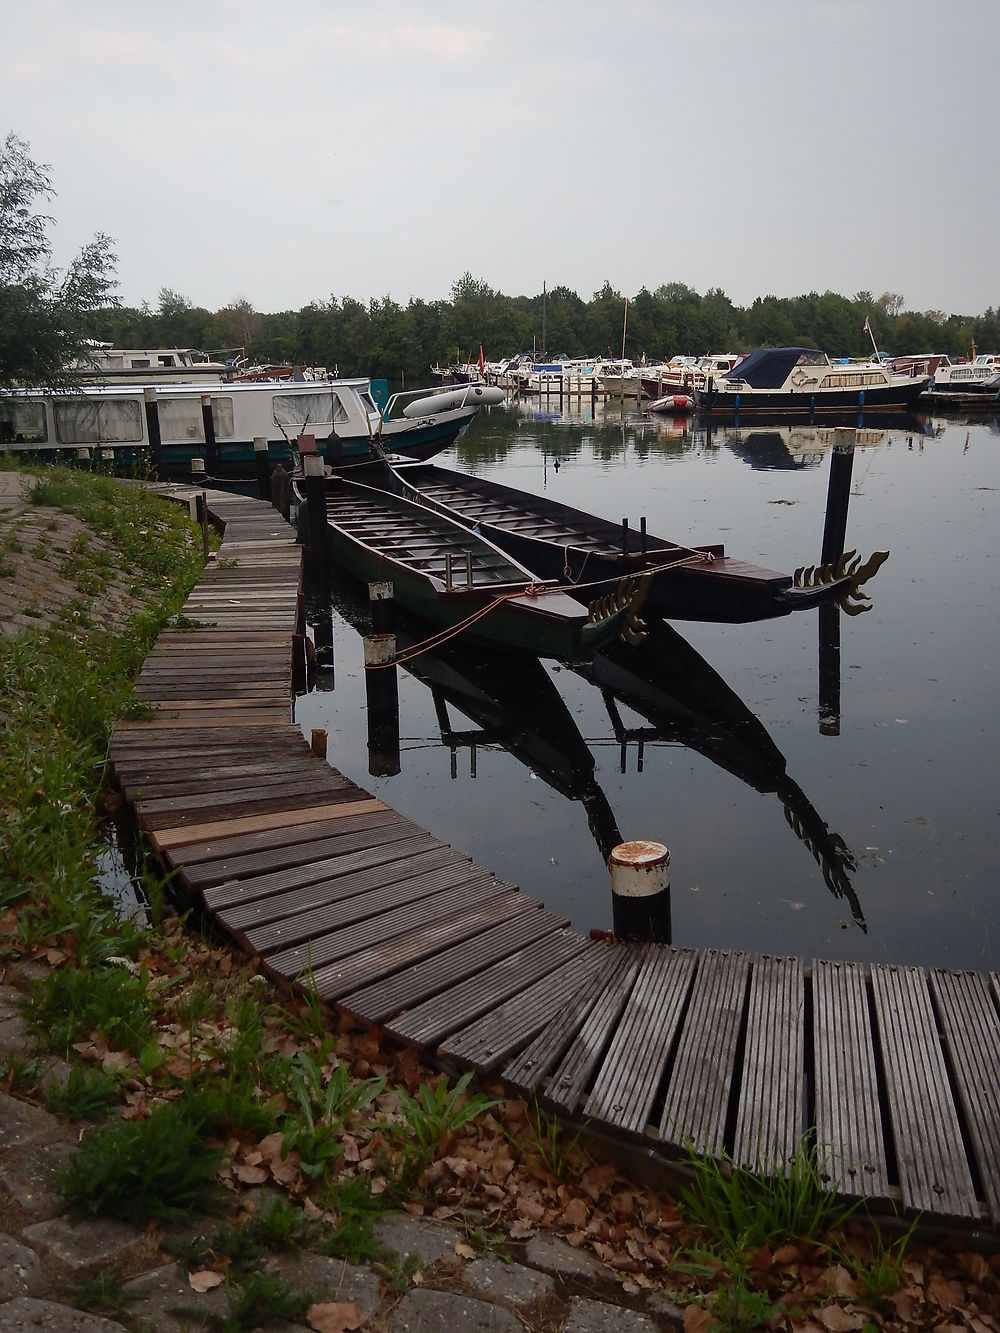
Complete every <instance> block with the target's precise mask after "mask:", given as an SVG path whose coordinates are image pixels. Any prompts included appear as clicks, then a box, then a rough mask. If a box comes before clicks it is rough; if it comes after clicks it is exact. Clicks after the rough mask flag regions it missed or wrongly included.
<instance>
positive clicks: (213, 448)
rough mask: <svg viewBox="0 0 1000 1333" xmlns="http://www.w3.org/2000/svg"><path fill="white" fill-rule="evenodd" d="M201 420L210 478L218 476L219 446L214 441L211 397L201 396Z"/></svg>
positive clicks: (205, 394) (204, 394)
mask: <svg viewBox="0 0 1000 1333" xmlns="http://www.w3.org/2000/svg"><path fill="white" fill-rule="evenodd" d="M201 420H202V424H203V426H204V428H205V461H206V463H207V464H208V474H209V476H211V477H217V476H218V475H219V446H218V444H217V443H216V441H215V417H214V416H213V415H212V395H211V394H210V393H203V394H202V395H201Z"/></svg>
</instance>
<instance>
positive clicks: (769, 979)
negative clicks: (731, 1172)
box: [733, 956, 805, 1172]
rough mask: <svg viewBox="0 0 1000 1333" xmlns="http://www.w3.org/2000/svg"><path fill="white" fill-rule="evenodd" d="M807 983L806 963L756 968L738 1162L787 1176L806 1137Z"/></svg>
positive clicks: (766, 963) (787, 961)
mask: <svg viewBox="0 0 1000 1333" xmlns="http://www.w3.org/2000/svg"><path fill="white" fill-rule="evenodd" d="M804 1017H805V979H804V977H803V971H802V960H801V959H800V958H773V957H769V956H756V957H754V958H753V960H752V963H751V975H750V997H749V1001H748V1004H747V1025H746V1041H745V1047H744V1053H743V1072H742V1078H741V1081H740V1092H739V1107H738V1110H737V1115H736V1137H735V1144H734V1147H733V1158H734V1160H735V1161H736V1162H738V1163H739V1165H740V1166H743V1167H746V1168H748V1169H750V1170H763V1169H766V1170H767V1171H768V1172H772V1171H774V1172H781V1171H784V1170H785V1169H787V1167H788V1166H789V1165H790V1164H791V1163H792V1162H794V1161H795V1159H796V1157H797V1156H798V1153H799V1149H800V1147H801V1144H802V1139H803V1135H804V1133H805V1094H804V1086H803V1085H804V1079H805V1059H804V1044H805V1029H804Z"/></svg>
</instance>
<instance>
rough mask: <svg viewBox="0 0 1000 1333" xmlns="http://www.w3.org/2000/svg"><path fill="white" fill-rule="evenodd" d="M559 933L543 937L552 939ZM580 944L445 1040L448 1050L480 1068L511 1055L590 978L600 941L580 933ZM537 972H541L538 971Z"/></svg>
mask: <svg viewBox="0 0 1000 1333" xmlns="http://www.w3.org/2000/svg"><path fill="white" fill-rule="evenodd" d="M554 938H555V937H554V936H548V937H547V938H546V940H544V941H542V943H543V944H547V943H549V942H550V941H552V940H553V939H554ZM574 942H575V943H576V944H577V945H578V946H582V947H578V948H576V950H575V951H573V952H572V953H571V955H570V956H569V957H568V958H567V959H566V961H565V962H564V963H563V964H562V965H561V966H559V967H556V968H555V969H554V970H553V971H551V972H548V973H547V974H545V975H542V976H541V977H538V979H537V980H535V981H530V980H528V979H527V977H526V984H525V985H524V986H523V987H522V988H521V989H520V990H518V991H517V992H516V993H515V994H513V995H512V996H511V997H510V998H509V999H508V1000H506V1001H502V1002H501V1003H500V1004H498V1005H497V1007H496V1008H495V1009H491V1011H490V1012H489V1013H487V1014H486V1015H485V1016H484V1017H482V1018H480V1019H478V1020H477V1021H475V1022H474V1023H472V1024H470V1025H469V1026H468V1027H466V1028H463V1029H461V1030H460V1031H458V1032H456V1033H454V1035H452V1036H450V1037H448V1038H446V1039H445V1040H444V1041H442V1042H441V1043H440V1046H439V1049H440V1052H441V1054H442V1055H444V1056H446V1057H447V1058H448V1059H452V1060H460V1061H462V1063H463V1064H469V1065H471V1066H472V1068H473V1069H475V1070H476V1072H477V1073H479V1074H486V1073H489V1072H490V1071H491V1070H494V1069H496V1068H497V1066H498V1065H500V1064H502V1063H503V1061H504V1060H507V1059H509V1058H510V1056H512V1055H513V1054H514V1052H515V1051H517V1050H518V1049H519V1048H520V1047H521V1046H523V1045H524V1043H525V1042H527V1041H530V1040H531V1038H532V1037H533V1036H534V1035H535V1033H537V1032H538V1030H539V1029H540V1028H542V1027H544V1025H545V1024H546V1023H547V1022H549V1020H550V1019H551V1018H552V1016H553V1015H554V1014H557V1013H558V1012H559V1010H560V1009H562V1008H563V1007H565V1006H566V1005H567V1004H572V1002H573V997H574V996H575V995H576V993H577V992H578V991H579V990H580V989H581V987H585V986H587V985H588V984H589V982H590V979H591V977H592V976H593V974H594V972H595V970H596V969H597V968H598V967H599V966H600V962H601V960H600V958H599V956H598V953H597V949H596V947H595V946H594V945H593V943H592V942H591V941H589V940H585V939H583V938H582V937H581V936H579V935H578V936H576V937H575V941H574ZM536 976H537V973H536Z"/></svg>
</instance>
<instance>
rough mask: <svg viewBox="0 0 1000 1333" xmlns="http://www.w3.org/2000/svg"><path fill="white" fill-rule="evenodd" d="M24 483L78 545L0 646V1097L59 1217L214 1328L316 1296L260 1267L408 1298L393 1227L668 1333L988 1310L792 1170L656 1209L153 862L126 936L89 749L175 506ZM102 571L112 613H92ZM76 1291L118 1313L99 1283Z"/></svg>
mask: <svg viewBox="0 0 1000 1333" xmlns="http://www.w3.org/2000/svg"><path fill="white" fill-rule="evenodd" d="M31 485H32V489H31V492H30V497H29V506H28V507H29V511H32V510H33V511H34V512H35V513H36V514H44V515H45V523H44V524H43V525H42V526H43V527H44V528H45V530H46V531H48V532H50V533H51V541H52V543H54V544H56V545H58V543H59V541H60V536H59V534H60V530H61V529H60V516H63V515H65V516H67V517H68V516H69V515H72V516H73V518H74V520H76V521H77V522H82V524H83V528H84V529H85V531H84V532H83V533H78V534H77V537H79V540H77V538H74V540H73V541H72V542H70V543H68V544H67V548H66V550H65V551H64V552H62V553H61V555H60V561H61V563H60V565H59V568H60V571H61V577H62V578H64V579H65V580H66V581H68V582H69V583H70V584H71V585H72V588H73V589H74V595H73V596H71V597H69V598H68V599H65V600H64V601H63V603H62V606H63V613H62V614H61V615H60V616H59V617H57V618H56V620H55V621H54V622H53V623H51V624H46V625H40V626H39V628H38V629H37V630H34V629H29V630H25V631H23V632H21V633H19V634H17V635H16V636H7V637H4V636H0V968H2V969H3V975H4V980H5V981H6V983H7V984H8V985H13V986H15V987H16V988H17V989H18V990H19V991H20V992H21V993H22V995H23V998H24V1015H25V1019H26V1022H27V1025H28V1028H29V1031H30V1033H31V1036H32V1043H31V1046H30V1049H26V1050H25V1051H24V1052H23V1053H20V1054H17V1055H13V1056H8V1057H7V1058H6V1060H5V1061H4V1062H3V1064H2V1066H0V1088H2V1089H3V1090H4V1091H6V1092H8V1093H12V1094H14V1095H16V1096H18V1097H21V1098H24V1099H27V1100H31V1101H34V1102H37V1103H39V1104H44V1105H46V1106H48V1107H49V1108H50V1109H51V1110H54V1111H56V1112H58V1113H59V1114H61V1115H64V1116H67V1117H69V1118H70V1119H72V1120H73V1121H74V1122H77V1123H79V1124H80V1125H81V1126H85V1127H88V1128H87V1132H86V1133H85V1134H84V1135H83V1136H82V1139H81V1143H80V1146H79V1148H78V1149H77V1151H76V1152H75V1153H74V1155H73V1156H72V1158H71V1159H70V1161H69V1163H68V1165H67V1166H66V1168H65V1169H64V1170H63V1172H62V1174H61V1185H62V1189H63V1193H64V1197H65V1200H66V1203H67V1206H68V1207H69V1208H71V1209H72V1210H73V1211H74V1212H75V1213H76V1214H79V1215H81V1216H84V1217H86V1216H95V1215H98V1216H110V1217H117V1218H121V1219H124V1220H127V1221H129V1222H131V1223H134V1224H135V1225H137V1226H148V1225H153V1226H155V1227H161V1226H164V1225H166V1224H176V1223H178V1222H186V1223H187V1224H188V1233H187V1238H186V1239H185V1241H184V1242H183V1244H179V1243H177V1244H175V1252H176V1253H177V1254H178V1257H179V1258H180V1260H181V1262H182V1264H183V1265H184V1266H185V1267H187V1268H188V1269H189V1270H190V1271H191V1272H192V1273H198V1274H201V1275H205V1274H207V1275H209V1277H210V1278H211V1280H212V1281H218V1282H219V1283H220V1284H223V1285H224V1286H225V1288H226V1294H227V1296H228V1297H229V1301H228V1309H229V1317H228V1323H227V1327H228V1328H230V1329H233V1330H236V1329H242V1328H247V1327H250V1326H253V1325H256V1324H260V1323H264V1322H266V1321H267V1320H269V1319H282V1320H289V1319H300V1318H301V1317H302V1316H303V1313H304V1311H305V1309H306V1308H307V1306H308V1304H309V1303H310V1302H311V1299H312V1294H311V1293H308V1292H298V1291H292V1290H290V1289H288V1288H287V1286H286V1285H285V1284H283V1283H282V1281H281V1280H280V1279H279V1278H278V1277H276V1276H275V1275H274V1274H273V1273H272V1272H271V1271H270V1270H269V1269H268V1267H267V1264H266V1262H265V1260H266V1256H267V1255H268V1254H270V1253H273V1252H274V1251H275V1250H276V1249H281V1248H295V1247H298V1246H303V1247H308V1248H310V1249H315V1250H319V1251H322V1252H325V1253H328V1254H334V1255H338V1256H341V1257H343V1258H344V1259H346V1260H350V1261H355V1262H359V1261H366V1262H368V1263H370V1264H372V1265H373V1266H375V1267H376V1268H377V1269H378V1271H379V1272H380V1273H381V1275H382V1277H383V1278H384V1280H385V1282H386V1283H387V1284H389V1285H390V1286H396V1287H402V1286H405V1284H406V1283H407V1282H408V1281H409V1279H410V1276H411V1274H410V1273H409V1272H408V1271H406V1270H404V1269H401V1268H400V1267H399V1266H398V1265H397V1264H395V1263H394V1262H393V1261H392V1260H391V1259H390V1257H389V1256H387V1255H386V1254H384V1253H382V1252H381V1250H380V1248H379V1246H378V1245H377V1244H376V1242H375V1241H374V1239H373V1231H372V1223H373V1219H374V1218H375V1217H376V1216H377V1215H378V1213H379V1212H381V1211H384V1210H385V1209H388V1208H401V1207H405V1208H406V1209H407V1210H408V1211H409V1212H411V1213H413V1214H416V1215H434V1216H438V1217H448V1218H453V1219H456V1220H459V1221H460V1222H461V1224H462V1226H463V1227H464V1235H465V1238H466V1240H465V1248H464V1252H463V1253H464V1256H465V1257H469V1256H471V1255H474V1254H487V1255H491V1256H501V1257H506V1258H509V1257H511V1256H512V1255H513V1254H514V1253H516V1247H517V1243H518V1242H519V1241H520V1240H523V1239H524V1238H525V1237H526V1236H529V1235H531V1234H532V1233H533V1232H535V1231H537V1230H541V1229H547V1230H552V1231H555V1232H557V1233H559V1234H561V1235H562V1236H564V1237H565V1238H566V1239H567V1241H568V1242H569V1244H571V1245H573V1246H576V1247H578V1248H580V1249H586V1250H588V1251H589V1252H591V1253H593V1254H594V1255H596V1256H597V1257H598V1258H599V1259H601V1260H602V1261H603V1262H604V1263H605V1264H607V1265H608V1266H609V1268H610V1269H611V1270H612V1271H613V1272H614V1273H615V1274H616V1275H617V1280H618V1283H619V1290H620V1294H621V1296H622V1299H624V1300H629V1299H631V1300H635V1301H636V1302H638V1301H640V1300H641V1299H642V1298H643V1296H644V1294H645V1293H647V1292H649V1291H653V1290H655V1291H659V1292H663V1293H666V1294H669V1295H670V1296H671V1298H672V1299H674V1300H675V1301H677V1302H679V1303H682V1304H684V1305H685V1306H687V1307H688V1309H689V1314H688V1316H687V1317H686V1321H685V1327H686V1328H687V1327H690V1328H691V1329H709V1328H713V1327H714V1328H724V1329H741V1328H746V1329H750V1328H758V1327H771V1328H801V1329H813V1328H857V1329H863V1328H869V1329H872V1328H906V1327H911V1326H912V1327H931V1326H938V1325H936V1324H934V1323H933V1322H926V1321H927V1320H932V1316H933V1318H935V1319H936V1318H937V1314H935V1313H934V1312H935V1311H937V1312H940V1311H941V1310H942V1309H943V1308H944V1307H943V1306H942V1305H941V1304H940V1300H939V1299H938V1296H936V1295H935V1288H934V1284H933V1282H932V1277H934V1276H935V1275H937V1276H941V1277H942V1281H944V1278H943V1276H942V1275H944V1274H947V1280H948V1282H951V1283H955V1282H961V1283H962V1291H963V1293H964V1294H965V1296H966V1297H968V1293H969V1292H970V1291H972V1290H973V1287H974V1284H975V1283H978V1284H979V1286H978V1287H976V1288H975V1290H976V1292H977V1293H978V1290H979V1288H981V1289H982V1291H983V1292H985V1293H986V1295H985V1296H983V1297H982V1298H980V1296H979V1295H978V1294H976V1295H975V1296H974V1298H973V1297H968V1299H967V1300H966V1304H967V1306H968V1308H975V1309H977V1310H979V1309H988V1304H987V1305H984V1304H983V1301H985V1300H986V1299H987V1297H989V1298H990V1299H995V1297H996V1290H997V1284H996V1271H995V1266H994V1267H991V1265H990V1264H989V1263H987V1261H986V1260H985V1259H983V1258H982V1256H980V1255H971V1254H967V1253H966V1252H965V1251H964V1250H959V1249H956V1248H955V1247H953V1250H952V1252H950V1253H949V1254H947V1255H946V1254H945V1253H944V1252H942V1251H931V1250H928V1249H926V1248H925V1249H922V1250H921V1251H920V1253H919V1257H917V1254H916V1246H915V1243H914V1242H913V1241H912V1239H911V1238H910V1236H908V1235H905V1234H904V1235H902V1236H898V1237H895V1238H893V1239H886V1238H883V1236H882V1235H880V1233H879V1232H878V1231H877V1229H874V1228H873V1227H871V1226H870V1225H869V1224H868V1223H867V1222H866V1221H863V1220H862V1219H861V1215H860V1213H859V1212H858V1211H856V1210H854V1211H852V1210H851V1209H850V1208H848V1207H846V1206H842V1205H841V1204H840V1202H839V1201H837V1200H835V1199H834V1200H831V1199H830V1196H829V1195H827V1194H826V1193H825V1191H824V1190H823V1188H822V1180H821V1173H822V1166H823V1164H822V1162H819V1161H817V1160H816V1159H815V1158H804V1159H803V1160H802V1161H801V1162H800V1163H798V1164H797V1166H796V1169H795V1170H794V1171H792V1172H791V1173H790V1174H789V1175H788V1176H786V1177H785V1178H784V1179H783V1180H779V1182H778V1184H777V1185H775V1184H774V1183H773V1182H769V1181H767V1180H765V1179H763V1178H762V1177H760V1176H757V1175H753V1174H748V1173H745V1172H739V1171H734V1170H733V1171H731V1170H729V1169H727V1168H726V1167H725V1164H723V1166H722V1167H719V1166H713V1165H711V1164H705V1163H698V1162H696V1161H694V1160H692V1163H691V1175H692V1180H693V1184H692V1186H691V1188H690V1189H689V1190H688V1191H687V1192H686V1193H685V1195H684V1196H683V1197H682V1198H680V1199H672V1198H669V1197H667V1196H665V1195H663V1194H658V1193H656V1192H654V1191H652V1190H650V1189H647V1188H644V1187H643V1186H642V1185H640V1184H638V1183H637V1182H635V1181H630V1180H628V1179H626V1178H625V1177H623V1176H622V1175H621V1174H620V1172H619V1171H618V1170H616V1169H615V1167H613V1166H612V1165H610V1164H608V1163H606V1162H602V1161H596V1160H594V1159H592V1158H590V1157H589V1156H588V1155H587V1153H586V1152H585V1151H584V1148H583V1146H582V1142H581V1141H580V1140H579V1139H578V1138H577V1137H576V1136H574V1135H573V1134H572V1133H569V1132H567V1131H566V1130H565V1129H563V1128H561V1127H560V1125H559V1123H558V1122H556V1121H554V1120H550V1119H547V1118H546V1117H545V1116H544V1115H542V1114H541V1113H540V1112H539V1109H538V1108H537V1107H536V1106H526V1105H524V1104H523V1103H521V1102H519V1101H516V1100H512V1099H510V1098H508V1097H506V1096H505V1095H504V1094H503V1092H502V1090H500V1089H497V1088H490V1087H486V1088H483V1089H473V1088H472V1087H471V1086H470V1083H469V1080H468V1078H467V1077H463V1078H461V1079H454V1078H452V1079H449V1078H447V1077H445V1075H444V1074H442V1073H441V1072H440V1071H438V1070H434V1069H431V1068H428V1067H427V1066H426V1065H424V1064H422V1063H421V1061H420V1059H419V1058H418V1057H417V1055H416V1054H415V1053H414V1052H413V1051H411V1050H409V1049H407V1048H403V1047H397V1046H395V1044H394V1043H392V1042H391V1041H388V1040H387V1039H385V1038H384V1037H383V1034H381V1033H380V1032H378V1031H365V1030H355V1029H354V1028H353V1027H352V1025H351V1023H350V1022H349V1021H348V1020H346V1019H343V1020H341V1019H340V1018H338V1016H337V1015H336V1014H334V1013H331V1012H329V1011H327V1010H326V1009H325V1008H324V1007H323V1006H322V1005H321V1004H320V1003H319V1002H318V1001H317V1000H316V998H315V997H314V996H313V995H312V994H311V993H310V990H309V987H308V978H307V977H306V978H304V979H303V981H304V985H303V987H302V988H301V989H297V990H296V991H295V992H294V993H292V994H285V993H283V992H280V991H279V990H277V989H276V988H275V987H273V986H272V985H271V984H270V983H269V982H267V981H266V980H265V979H263V978H261V977H260V976H259V975H257V973H256V972H255V970H254V968H253V967H252V965H250V963H249V962H248V961H247V960H245V959H244V958H242V956H241V955H239V954H238V953H237V952H235V951H234V950H232V949H230V948H229V947H228V946H227V945H226V944H225V943H224V942H221V941H218V940H215V939H212V938H209V937H206V936H204V935H202V934H200V933H199V932H198V931H197V930H196V929H193V928H192V926H191V923H190V922H186V921H185V920H184V919H183V918H182V917H181V916H179V915H178V914H177V912H176V911H175V910H173V909H172V908H171V907H170V905H169V895H168V893H167V892H166V887H167V886H166V885H165V884H164V882H163V879H162V872H161V870H160V868H159V866H158V865H157V864H156V863H155V862H152V861H151V862H149V863H148V864H147V865H146V867H145V870H144V873H143V876H142V879H143V892H144V895H145V898H146V900H147V901H148V903H149V905H150V913H149V921H148V923H147V924H145V925H143V924H136V923H135V922H134V921H129V920H127V919H125V918H123V916H122V915H121V914H120V912H119V909H118V905H117V903H116V902H115V901H114V900H113V899H112V898H110V897H108V896H106V894H105V893H104V892H102V885H101V879H100V874H99V865H100V859H101V854H102V850H103V847H104V841H103V834H102V817H103V816H104V815H105V814H106V812H107V810H108V809H109V808H110V807H111V806H112V805H113V803H114V802H115V801H116V799H117V798H116V794H115V791H114V789H113V787H112V786H111V784H110V781H109V773H108V766H107V755H108V747H109V742H110V738H111V735H112V731H113V729H114V725H115V722H116V720H117V719H119V718H121V717H123V716H126V715H127V714H128V713H129V711H130V709H132V708H133V707H134V706H135V705H134V702H133V699H132V683H133V681H134V679H135V677H136V675H137V673H138V670H139V668H140V666H141V664H142V662H143V660H144V659H145V657H146V656H147V654H148V652H149V649H150V647H151V645H152V643H153V642H154V640H155V638H156V636H157V634H158V633H159V631H160V630H161V629H162V628H163V626H165V625H166V624H167V623H169V622H170V620H171V618H172V617H175V616H176V614H177V612H178V610H179V608H180V607H181V605H182V604H183V601H184V599H185V597H186V594H187V592H188V590H189V588H190V587H191V585H192V583H193V582H194V581H195V580H196V578H197V577H198V573H199V570H200V567H201V562H202V556H201V537H200V534H199V533H198V532H196V531H195V530H194V528H193V527H192V526H191V525H190V524H189V522H188V519H187V511H186V509H185V508H183V507H182V506H178V505H173V504H170V503H169V502H167V501H165V500H163V499H161V498H159V497H158V496H156V495H155V494H153V493H152V492H150V491H148V490H145V489H143V488H141V487H138V486H130V485H122V484H120V483H116V482H113V481H112V480H110V479H108V478H102V477H99V476H94V475H91V474H82V473H73V472H63V471H47V472H45V473H44V474H42V476H41V477H40V478H39V479H37V480H36V481H33V482H32V483H31ZM48 524H51V527H48V526H46V525H48ZM37 529H38V524H35V525H34V530H36V531H37ZM18 530H19V529H18V525H17V521H16V520H14V519H10V520H8V521H7V522H5V523H4V524H3V525H2V527H0V561H2V567H3V570H4V577H8V578H16V577H17V568H18V561H19V559H20V558H21V557H22V556H24V555H25V554H26V552H25V551H24V550H23V549H19V546H18V542H19V538H18V535H17V534H18ZM36 540H38V539H37V537H36ZM123 577H124V578H125V581H126V583H127V585H128V586H127V590H126V591H127V594H128V598H127V600H128V604H129V610H128V613H127V615H122V614H120V613H118V612H116V614H115V615H114V616H112V615H110V614H108V611H107V607H108V599H109V597H110V596H111V594H112V592H114V598H115V605H116V607H120V605H121V595H122V579H123ZM215 1216H217V1217H218V1219H219V1220H218V1221H215V1220H214V1218H215ZM984 1265H985V1266H984ZM918 1269H919V1273H918ZM956 1272H957V1275H956ZM204 1280H207V1279H204ZM953 1290H954V1288H953V1287H952V1288H948V1291H953ZM940 1291H941V1292H944V1291H945V1288H944V1287H940ZM904 1295H905V1300H904V1299H903V1297H904ZM80 1299H81V1301H82V1302H84V1303H86V1304H88V1306H89V1307H90V1308H97V1309H101V1310H104V1311H107V1312H112V1313H114V1314H115V1316H116V1317H118V1318H123V1317H126V1318H127V1315H125V1314H123V1310H122V1308H121V1301H122V1299H123V1298H122V1293H121V1288H120V1285H119V1284H117V1282H116V1278H115V1275H114V1274H113V1273H110V1272H108V1273H102V1274H97V1275H95V1279H94V1282H93V1283H91V1284H90V1285H89V1286H88V1287H87V1288H86V1290H82V1291H81V1293H80ZM943 1299H944V1296H943V1295H942V1296H941V1300H943ZM910 1312H912V1313H913V1319H914V1322H913V1323H912V1324H911V1323H910V1322H909V1314H910ZM977 1317H978V1315H977ZM918 1318H919V1319H920V1320H924V1321H925V1322H924V1323H919V1322H916V1321H917V1320H918ZM985 1318H986V1316H984V1319H985ZM838 1321H839V1322H838ZM845 1321H846V1322H845ZM940 1326H942V1327H943V1326H945V1325H944V1324H941V1325H940ZM968 1326H969V1327H982V1328H983V1329H987V1330H989V1329H991V1328H992V1327H994V1325H991V1324H989V1323H988V1322H983V1321H982V1320H981V1322H980V1324H977V1325H968Z"/></svg>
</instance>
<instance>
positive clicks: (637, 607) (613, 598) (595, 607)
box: [588, 574, 652, 648]
mask: <svg viewBox="0 0 1000 1333" xmlns="http://www.w3.org/2000/svg"><path fill="white" fill-rule="evenodd" d="M651 578H652V575H651V574H641V575H639V577H638V578H636V577H635V576H634V575H631V574H629V575H626V577H625V578H623V579H621V580H619V583H618V587H617V588H616V589H615V591H614V592H612V593H608V594H607V596H606V597H597V598H595V599H594V601H592V602H591V603H590V605H589V607H588V612H589V617H588V618H589V619H590V620H595V621H601V620H607V619H609V618H610V617H611V616H616V615H618V614H619V612H621V611H625V612H626V615H625V616H624V617H623V620H622V627H621V632H620V638H621V639H622V640H623V641H624V642H625V643H627V644H629V645H631V647H633V648H635V647H638V645H639V644H640V643H644V642H645V640H646V639H648V638H649V630H648V629H647V628H646V622H645V621H644V620H643V619H642V617H641V616H640V615H639V612H640V611H641V610H642V604H643V602H645V600H646V594H647V593H648V592H649V583H650V579H651Z"/></svg>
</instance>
